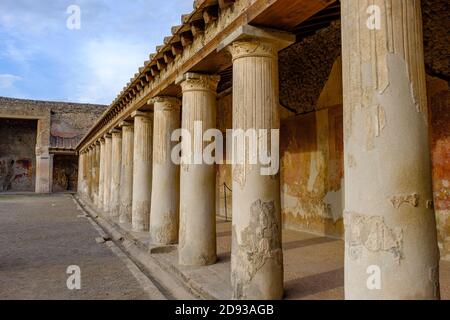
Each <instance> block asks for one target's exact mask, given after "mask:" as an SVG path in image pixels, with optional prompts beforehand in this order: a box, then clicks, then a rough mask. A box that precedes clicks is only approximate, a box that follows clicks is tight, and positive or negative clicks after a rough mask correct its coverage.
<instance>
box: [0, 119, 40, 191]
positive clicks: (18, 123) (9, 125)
mask: <svg viewBox="0 0 450 320" xmlns="http://www.w3.org/2000/svg"><path fill="white" fill-rule="evenodd" d="M36 130H37V121H33V120H12V119H0V192H6V191H34V186H35V176H36Z"/></svg>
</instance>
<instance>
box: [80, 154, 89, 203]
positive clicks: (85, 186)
mask: <svg viewBox="0 0 450 320" xmlns="http://www.w3.org/2000/svg"><path fill="white" fill-rule="evenodd" d="M83 155H84V157H83V184H82V188H83V189H82V191H83V192H82V194H83V198H84V199H85V200H87V199H88V198H89V195H88V177H89V149H86V150H84V151H83Z"/></svg>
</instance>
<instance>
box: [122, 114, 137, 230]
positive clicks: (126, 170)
mask: <svg viewBox="0 0 450 320" xmlns="http://www.w3.org/2000/svg"><path fill="white" fill-rule="evenodd" d="M121 127H122V168H121V170H120V219H119V221H120V223H131V215H132V206H133V156H134V152H133V151H134V127H133V124H132V123H128V122H125V123H122V125H121Z"/></svg>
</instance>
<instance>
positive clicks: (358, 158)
mask: <svg viewBox="0 0 450 320" xmlns="http://www.w3.org/2000/svg"><path fill="white" fill-rule="evenodd" d="M372 5H376V6H378V8H379V10H380V12H379V13H380V16H379V17H377V10H372V12H373V19H375V20H373V21H372V22H374V23H372V24H368V23H367V21H368V14H367V12H368V11H367V10H368V8H369V6H372ZM372 9H373V8H372ZM376 19H378V22H379V23H380V24H379V26H378V27H377V23H376V22H377V20H376ZM342 22H343V23H342V39H343V42H342V49H343V57H342V61H343V79H344V81H343V84H344V88H343V89H344V131H345V133H344V136H345V148H344V149H345V170H344V171H345V215H344V221H345V231H346V232H345V233H346V236H345V295H346V298H347V299H437V298H439V254H438V247H437V241H436V221H435V216H434V210H433V201H432V200H433V195H432V184H431V173H430V152H429V144H428V121H427V97H426V89H425V77H426V75H425V66H424V56H423V36H422V17H421V5H420V1H419V0H387V1H361V0H343V1H342ZM369 27H370V28H369Z"/></svg>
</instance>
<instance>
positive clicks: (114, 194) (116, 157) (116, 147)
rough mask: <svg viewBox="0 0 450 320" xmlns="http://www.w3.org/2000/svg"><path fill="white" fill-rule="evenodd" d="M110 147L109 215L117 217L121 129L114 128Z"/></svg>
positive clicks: (120, 167) (120, 163)
mask: <svg viewBox="0 0 450 320" xmlns="http://www.w3.org/2000/svg"><path fill="white" fill-rule="evenodd" d="M111 134H112V149H111V159H112V160H111V161H112V162H111V198H110V208H109V209H110V215H111V217H112V218H118V217H119V215H120V171H121V169H122V131H121V130H118V129H114V130H112V131H111Z"/></svg>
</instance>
